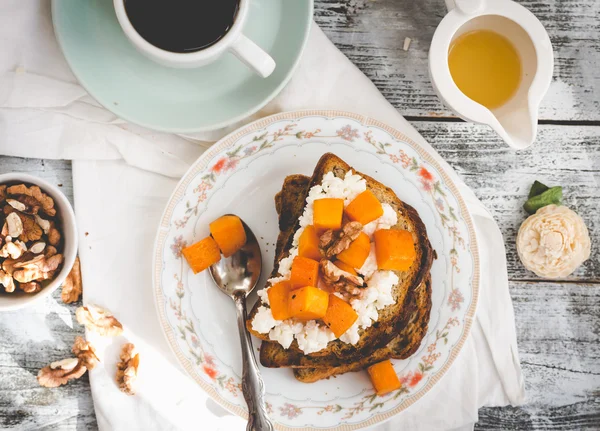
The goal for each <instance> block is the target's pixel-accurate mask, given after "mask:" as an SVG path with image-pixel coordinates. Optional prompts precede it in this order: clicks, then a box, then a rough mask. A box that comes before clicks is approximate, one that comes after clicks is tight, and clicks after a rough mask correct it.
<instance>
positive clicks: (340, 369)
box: [261, 175, 431, 382]
mask: <svg viewBox="0 0 600 431" xmlns="http://www.w3.org/2000/svg"><path fill="white" fill-rule="evenodd" d="M309 181H310V178H309V177H307V176H304V175H292V176H289V177H287V178H286V179H285V181H284V183H283V186H282V188H281V192H279V193H277V195H275V209H276V210H277V213H278V214H279V226H280V229H281V233H280V235H279V238H278V240H277V248H278V249H280V248H281V247H283V245H284V241H285V239H286V238H287V235H289V234H290V232H288V230H289V229H290V228H291V227H293V220H296V219H298V218H299V217H300V215H301V214H302V211H303V209H304V208H303V206H302V205H297V202H298V199H297V196H299V195H302V194H303V193H305V192H306V188H307V186H308V183H309ZM284 209H287V210H284ZM409 295H410V298H409V305H408V308H407V309H405V310H404V315H405V322H403V329H402V330H401V331H400V333H399V334H398V335H397V336H396V338H394V339H393V340H392V341H391V342H390V343H389V344H388V345H387V346H385V347H382V348H381V349H378V350H376V351H375V352H373V354H372V355H371V357H369V360H364V359H363V360H360V361H356V362H352V363H350V364H346V363H344V362H345V361H343V360H338V359H337V358H334V359H333V360H327V358H311V357H307V356H305V355H304V354H303V353H302V352H293V353H289V352H287V351H286V350H284V349H283V347H282V346H281V345H279V343H277V342H272V341H263V343H262V346H261V362H262V363H263V364H265V365H266V366H270V367H308V366H310V367H318V368H320V369H319V370H315V369H314V368H305V369H302V370H294V373H295V375H296V378H298V380H300V381H305V382H313V381H316V380H320V379H323V378H326V377H330V376H332V375H336V374H342V373H346V372H351V371H358V370H361V369H363V368H366V367H368V366H370V365H371V364H373V363H376V362H378V361H381V360H384V359H387V358H390V357H393V358H397V359H404V358H408V357H409V356H410V355H412V354H413V353H414V352H415V351H416V350H417V349H418V348H419V346H420V345H421V340H422V339H423V337H424V336H425V334H426V333H427V325H428V323H429V313H430V310H431V279H430V277H427V279H426V280H425V283H421V285H419V287H418V288H417V289H416V290H415V291H411V292H409Z"/></svg>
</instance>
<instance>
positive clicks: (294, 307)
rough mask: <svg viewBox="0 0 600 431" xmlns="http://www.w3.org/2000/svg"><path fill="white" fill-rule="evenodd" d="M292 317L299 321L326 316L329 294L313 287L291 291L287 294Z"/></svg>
mask: <svg viewBox="0 0 600 431" xmlns="http://www.w3.org/2000/svg"><path fill="white" fill-rule="evenodd" d="M288 295H289V307H290V314H291V316H292V317H295V318H296V319H300V320H315V319H322V318H323V317H325V314H327V306H328V305H329V294H328V293H327V292H325V291H324V290H321V289H319V288H317V287H313V286H305V287H301V288H300V289H296V290H292V291H291V292H290V293H289V294H288Z"/></svg>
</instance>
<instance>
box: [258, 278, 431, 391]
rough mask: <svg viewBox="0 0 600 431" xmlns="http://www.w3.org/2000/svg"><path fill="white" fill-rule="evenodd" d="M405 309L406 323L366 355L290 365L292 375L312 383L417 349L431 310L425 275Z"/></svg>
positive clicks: (412, 352) (407, 354)
mask: <svg viewBox="0 0 600 431" xmlns="http://www.w3.org/2000/svg"><path fill="white" fill-rule="evenodd" d="M409 309H410V310H411V311H410V312H409V313H407V316H406V317H408V318H407V319H406V320H405V321H404V322H406V326H405V327H404V328H403V329H402V330H401V331H400V333H399V334H398V336H396V338H394V339H393V340H392V341H391V342H390V343H389V344H388V345H387V346H385V347H382V348H381V349H377V350H375V351H374V352H373V353H372V354H371V355H370V356H368V357H365V358H363V359H361V360H359V361H355V362H352V363H349V364H342V365H339V366H333V367H322V366H321V364H319V368H294V377H296V379H298V380H299V381H301V382H303V383H313V382H316V381H317V380H321V379H326V378H329V377H331V376H335V375H338V374H344V373H350V372H355V371H361V370H364V369H366V368H368V367H370V366H371V365H373V364H376V363H378V362H381V361H385V360H386V359H390V358H393V359H406V358H409V357H410V356H411V355H413V354H414V353H415V352H416V351H417V350H418V349H419V347H420V346H421V342H422V341H423V338H424V337H425V334H426V333H427V327H428V325H429V314H430V312H431V277H429V276H428V277H427V279H426V280H425V281H424V282H423V283H421V285H420V286H419V287H418V288H417V290H416V292H415V295H413V296H412V298H411V304H410V305H409ZM268 344H274V343H268ZM263 345H264V343H263ZM280 347H281V346H280ZM261 354H262V350H261Z"/></svg>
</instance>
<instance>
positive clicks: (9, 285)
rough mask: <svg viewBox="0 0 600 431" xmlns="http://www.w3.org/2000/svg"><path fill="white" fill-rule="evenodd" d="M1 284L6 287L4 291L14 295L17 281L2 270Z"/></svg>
mask: <svg viewBox="0 0 600 431" xmlns="http://www.w3.org/2000/svg"><path fill="white" fill-rule="evenodd" d="M0 284H1V285H2V286H4V291H5V292H7V293H12V292H14V291H15V280H14V279H13V278H12V276H11V275H10V274H7V273H6V272H4V271H2V270H0Z"/></svg>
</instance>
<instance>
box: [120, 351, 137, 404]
mask: <svg viewBox="0 0 600 431" xmlns="http://www.w3.org/2000/svg"><path fill="white" fill-rule="evenodd" d="M120 358H121V361H120V362H119V363H117V384H118V385H119V389H120V390H121V391H122V392H125V393H126V394H127V395H135V390H134V388H133V385H134V383H135V381H136V379H137V374H138V367H139V365H140V355H139V353H137V352H136V351H135V346H134V345H133V344H131V343H127V344H125V345H124V346H123V348H122V350H121V356H120Z"/></svg>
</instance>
